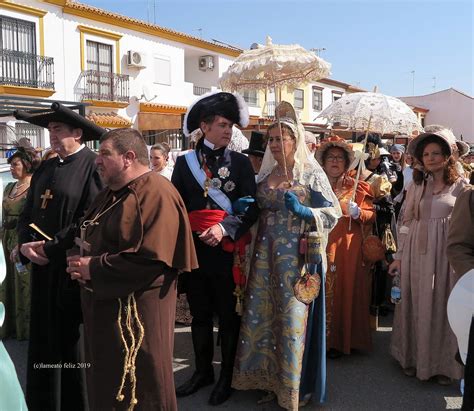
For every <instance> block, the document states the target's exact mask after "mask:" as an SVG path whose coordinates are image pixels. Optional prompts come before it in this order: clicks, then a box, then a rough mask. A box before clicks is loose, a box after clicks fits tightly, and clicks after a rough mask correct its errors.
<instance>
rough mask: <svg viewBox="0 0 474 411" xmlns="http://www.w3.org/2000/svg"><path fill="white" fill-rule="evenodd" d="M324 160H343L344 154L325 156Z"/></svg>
mask: <svg viewBox="0 0 474 411" xmlns="http://www.w3.org/2000/svg"><path fill="white" fill-rule="evenodd" d="M326 160H327V161H337V162H341V161H344V160H345V158H344V156H327V157H326Z"/></svg>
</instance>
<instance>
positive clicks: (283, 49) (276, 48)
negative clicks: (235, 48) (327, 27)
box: [220, 36, 331, 91]
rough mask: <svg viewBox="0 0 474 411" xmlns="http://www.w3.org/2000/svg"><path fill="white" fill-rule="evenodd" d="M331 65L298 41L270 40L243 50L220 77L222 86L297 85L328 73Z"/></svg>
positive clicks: (233, 88)
mask: <svg viewBox="0 0 474 411" xmlns="http://www.w3.org/2000/svg"><path fill="white" fill-rule="evenodd" d="M330 69H331V65H330V64H329V63H328V62H326V61H325V60H323V59H322V58H320V57H318V56H316V54H314V53H313V52H310V51H306V50H305V49H304V48H303V47H301V46H300V45H298V44H292V45H280V44H273V43H272V39H271V37H268V36H267V42H266V45H265V46H261V45H260V46H259V47H257V48H256V49H253V50H245V51H244V52H243V53H242V54H241V55H240V56H239V57H237V59H236V60H235V61H234V63H233V64H232V65H231V66H230V67H229V68H228V69H227V71H226V72H225V73H224V74H223V75H222V77H221V78H220V85H221V87H222V89H223V90H231V91H236V90H243V89H245V90H256V89H257V90H261V89H273V88H281V87H282V86H289V87H299V86H301V85H304V84H305V83H308V82H312V81H317V80H319V79H321V78H323V77H328V76H329V75H330V74H331V73H330Z"/></svg>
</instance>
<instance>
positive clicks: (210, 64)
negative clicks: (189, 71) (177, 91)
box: [199, 56, 214, 71]
mask: <svg viewBox="0 0 474 411" xmlns="http://www.w3.org/2000/svg"><path fill="white" fill-rule="evenodd" d="M199 70H202V71H207V70H214V56H201V57H199Z"/></svg>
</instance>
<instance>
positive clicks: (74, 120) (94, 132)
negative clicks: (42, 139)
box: [14, 102, 107, 141]
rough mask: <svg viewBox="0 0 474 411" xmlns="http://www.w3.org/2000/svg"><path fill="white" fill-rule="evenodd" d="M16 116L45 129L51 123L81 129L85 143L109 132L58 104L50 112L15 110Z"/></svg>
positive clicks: (55, 103)
mask: <svg viewBox="0 0 474 411" xmlns="http://www.w3.org/2000/svg"><path fill="white" fill-rule="evenodd" d="M14 116H15V118H16V119H18V120H23V121H27V122H28V123H31V124H35V125H37V126H40V127H44V128H47V127H48V124H49V123H51V122H57V123H64V124H67V125H69V126H71V127H74V128H80V129H81V130H82V140H83V141H91V140H99V139H100V137H101V136H102V134H104V133H105V132H106V131H107V130H105V129H104V128H102V127H99V126H98V125H97V124H95V123H93V122H92V121H89V120H87V119H86V118H85V117H83V116H81V115H80V114H79V113H76V112H75V111H73V110H71V109H70V108H68V107H65V106H63V105H62V104H60V103H58V102H54V103H53V104H51V109H50V110H42V111H37V112H35V113H28V112H26V111H23V110H15V112H14Z"/></svg>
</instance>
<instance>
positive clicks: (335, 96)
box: [332, 91, 342, 102]
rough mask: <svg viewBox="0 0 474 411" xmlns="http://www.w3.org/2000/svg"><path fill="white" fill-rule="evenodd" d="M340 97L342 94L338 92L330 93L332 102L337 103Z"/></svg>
mask: <svg viewBox="0 0 474 411" xmlns="http://www.w3.org/2000/svg"><path fill="white" fill-rule="evenodd" d="M341 97H342V93H341V92H340V91H333V92H332V101H333V102H334V101H337V100H339V99H340V98H341Z"/></svg>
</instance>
